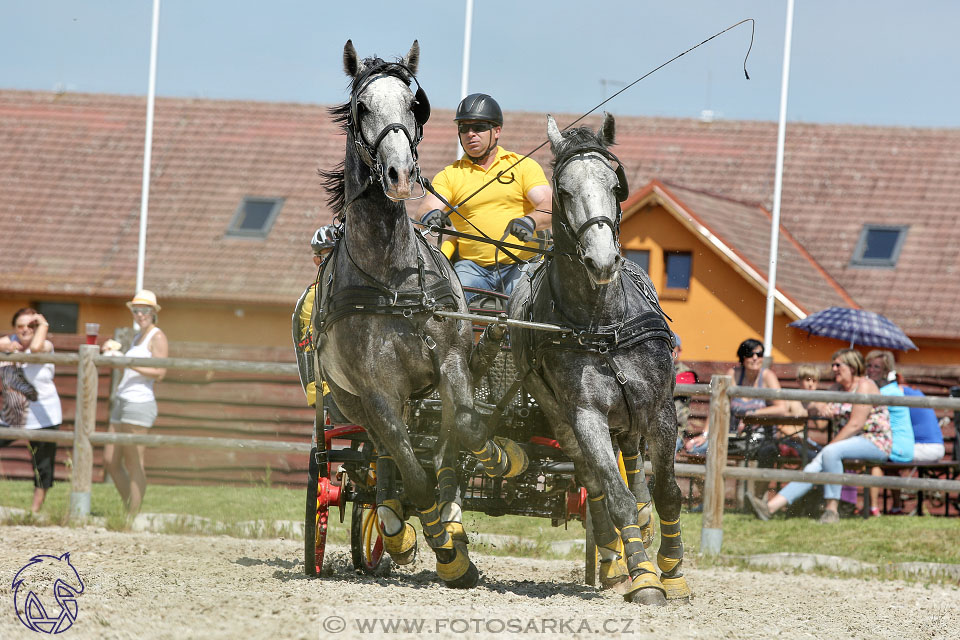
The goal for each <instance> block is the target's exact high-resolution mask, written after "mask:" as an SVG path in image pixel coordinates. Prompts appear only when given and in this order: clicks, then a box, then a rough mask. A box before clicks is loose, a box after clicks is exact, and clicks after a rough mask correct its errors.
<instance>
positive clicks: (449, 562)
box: [367, 396, 480, 588]
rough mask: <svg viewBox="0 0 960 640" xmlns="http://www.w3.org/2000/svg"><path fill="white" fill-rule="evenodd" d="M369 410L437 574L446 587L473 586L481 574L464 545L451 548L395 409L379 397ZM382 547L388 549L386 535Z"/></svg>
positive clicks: (432, 491) (430, 484)
mask: <svg viewBox="0 0 960 640" xmlns="http://www.w3.org/2000/svg"><path fill="white" fill-rule="evenodd" d="M368 407H369V409H368V410H367V416H368V417H369V418H370V420H371V423H372V425H374V426H375V427H376V428H375V429H373V431H375V432H376V433H377V437H378V438H379V440H381V441H382V443H383V444H384V445H386V446H387V449H388V450H389V451H390V453H391V455H392V456H393V459H394V462H395V463H396V465H397V468H398V469H399V470H400V476H401V478H402V479H403V490H404V492H405V493H406V494H407V496H408V497H409V498H410V501H411V502H412V503H413V505H414V506H415V507H416V508H417V511H418V513H419V516H420V524H421V527H422V529H423V537H424V539H425V540H426V541H427V544H428V545H430V548H431V549H433V552H434V554H435V555H436V556H437V574H438V575H439V576H440V578H441V579H442V580H443V581H444V583H446V585H447V586H448V587H453V588H470V587H473V586H476V584H477V581H478V580H479V578H480V573H479V572H478V571H477V567H476V566H474V564H473V563H472V562H471V561H470V558H469V557H468V556H467V553H466V545H454V541H453V537H452V536H451V535H450V534H449V533H448V532H447V530H446V528H445V527H444V526H443V523H442V522H441V516H440V507H439V506H438V505H437V500H436V485H435V484H434V483H433V482H431V481H430V479H429V477H428V476H427V473H426V472H425V471H424V470H423V467H422V466H421V465H420V461H419V460H418V459H417V456H416V453H415V452H414V450H413V446H412V445H411V444H410V438H409V436H408V434H407V429H406V426H405V425H404V424H403V422H402V421H401V420H400V416H399V411H398V410H397V407H395V406H394V404H393V403H391V402H389V401H388V400H387V399H386V398H383V397H380V396H372V397H369V399H368ZM379 511H380V509H379V508H378V513H379ZM407 526H410V525H409V524H407V525H406V526H404V527H403V530H402V531H398V532H397V534H396V535H398V536H400V535H404V534H405V532H406V527H407ZM402 541H403V540H401V542H402ZM384 546H385V547H386V546H387V540H386V536H385V537H384ZM391 557H392V555H391Z"/></svg>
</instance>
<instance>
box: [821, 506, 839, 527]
mask: <svg viewBox="0 0 960 640" xmlns="http://www.w3.org/2000/svg"><path fill="white" fill-rule="evenodd" d="M838 522H840V514H839V513H837V512H836V511H834V510H833V509H827V510H825V511H824V512H823V515H822V516H820V524H836V523H838Z"/></svg>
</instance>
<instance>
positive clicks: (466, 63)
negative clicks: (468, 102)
mask: <svg viewBox="0 0 960 640" xmlns="http://www.w3.org/2000/svg"><path fill="white" fill-rule="evenodd" d="M466 14H467V15H466V18H465V19H464V23H463V66H462V68H461V71H460V99H461V100H463V99H464V98H466V97H467V84H468V80H469V78H470V35H471V33H472V32H473V0H467V5H466ZM453 153H454V158H453V159H454V160H459V159H460V136H457V146H455V147H454V152H453Z"/></svg>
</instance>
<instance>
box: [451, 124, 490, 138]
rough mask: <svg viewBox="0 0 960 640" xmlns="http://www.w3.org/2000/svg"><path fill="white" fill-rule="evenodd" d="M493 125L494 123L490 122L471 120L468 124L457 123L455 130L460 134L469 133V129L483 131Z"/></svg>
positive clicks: (488, 129)
mask: <svg viewBox="0 0 960 640" xmlns="http://www.w3.org/2000/svg"><path fill="white" fill-rule="evenodd" d="M493 127H494V125H493V124H492V123H490V122H473V123H470V124H466V123H464V124H458V125H457V131H458V132H460V135H463V134H465V133H470V132H471V131H475V132H476V133H483V132H484V131H490V129H493Z"/></svg>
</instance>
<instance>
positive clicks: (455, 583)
mask: <svg viewBox="0 0 960 640" xmlns="http://www.w3.org/2000/svg"><path fill="white" fill-rule="evenodd" d="M478 582H480V572H479V571H478V570H477V567H476V565H475V564H473V563H472V562H471V563H470V566H468V567H467V572H466V573H465V574H463V575H462V576H460V577H459V578H457V579H455V580H449V581H444V584H445V585H447V586H448V587H450V588H451V589H472V588H474V587H475V586H477V583H478Z"/></svg>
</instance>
